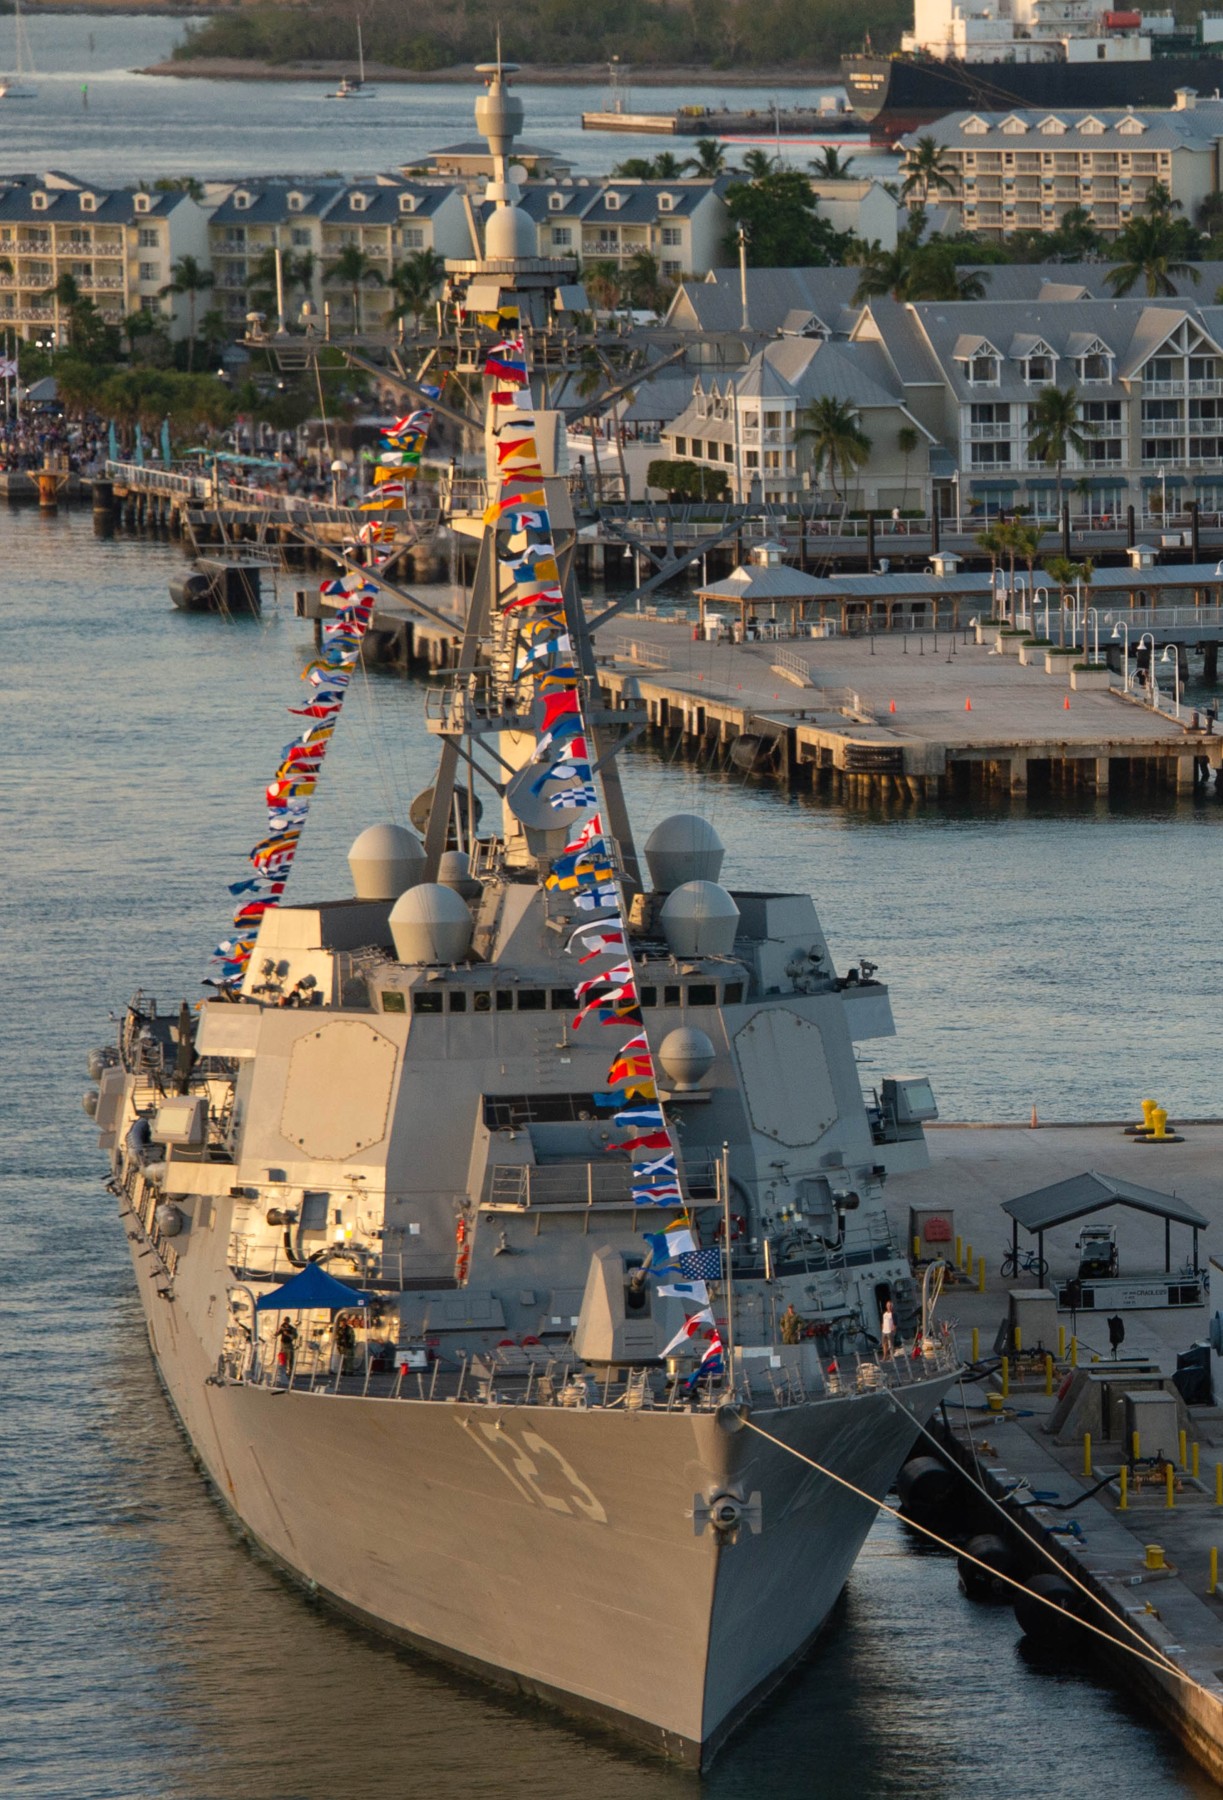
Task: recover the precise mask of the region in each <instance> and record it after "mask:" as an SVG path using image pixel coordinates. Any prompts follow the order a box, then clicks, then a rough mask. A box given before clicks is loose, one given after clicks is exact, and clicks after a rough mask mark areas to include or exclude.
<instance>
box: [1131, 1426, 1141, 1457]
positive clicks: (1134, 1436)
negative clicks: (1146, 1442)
mask: <svg viewBox="0 0 1223 1800" xmlns="http://www.w3.org/2000/svg"><path fill="white" fill-rule="evenodd" d="M1130 1455H1131V1456H1132V1457H1133V1459H1134V1461H1135V1462H1137V1461H1138V1458H1139V1457H1140V1456H1141V1455H1142V1446H1141V1444H1140V1442H1139V1437H1138V1433H1137V1432H1136V1431H1132V1432H1131V1433H1130Z"/></svg>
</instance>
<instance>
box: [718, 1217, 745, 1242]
mask: <svg viewBox="0 0 1223 1800" xmlns="http://www.w3.org/2000/svg"><path fill="white" fill-rule="evenodd" d="M713 1235H714V1236H715V1237H716V1238H722V1239H724V1238H725V1236H726V1220H725V1219H719V1220H718V1229H717V1230H716V1231H715V1232H714V1234H713ZM746 1236H747V1220H746V1219H745V1218H744V1216H743V1214H742V1213H731V1215H730V1241H731V1243H732V1244H737V1243H739V1242H740V1241H741V1240H742V1239H743V1238H745V1237H746Z"/></svg>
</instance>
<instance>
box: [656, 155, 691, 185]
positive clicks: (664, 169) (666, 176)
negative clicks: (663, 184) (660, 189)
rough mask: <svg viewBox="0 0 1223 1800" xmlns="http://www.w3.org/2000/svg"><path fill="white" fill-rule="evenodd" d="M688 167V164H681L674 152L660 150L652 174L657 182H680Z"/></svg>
mask: <svg viewBox="0 0 1223 1800" xmlns="http://www.w3.org/2000/svg"><path fill="white" fill-rule="evenodd" d="M687 167H688V164H687V163H686V162H681V161H680V160H679V157H678V156H676V154H675V152H674V150H660V151H659V153H658V155H657V156H656V157H655V158H654V162H653V165H652V167H651V169H650V174H651V175H652V176H653V178H654V180H655V181H679V180H680V178H681V177H682V175H683V173H684V170H685V169H686V168H687Z"/></svg>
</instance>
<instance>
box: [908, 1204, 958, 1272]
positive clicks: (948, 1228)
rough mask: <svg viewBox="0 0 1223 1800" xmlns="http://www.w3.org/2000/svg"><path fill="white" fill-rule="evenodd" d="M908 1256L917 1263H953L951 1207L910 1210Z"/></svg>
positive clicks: (924, 1207)
mask: <svg viewBox="0 0 1223 1800" xmlns="http://www.w3.org/2000/svg"><path fill="white" fill-rule="evenodd" d="M909 1254H910V1256H912V1257H913V1258H914V1260H915V1261H917V1262H934V1261H935V1260H936V1259H942V1260H943V1261H944V1262H949V1263H953V1262H954V1261H955V1213H954V1211H953V1210H952V1208H951V1207H950V1206H911V1207H910V1208H909Z"/></svg>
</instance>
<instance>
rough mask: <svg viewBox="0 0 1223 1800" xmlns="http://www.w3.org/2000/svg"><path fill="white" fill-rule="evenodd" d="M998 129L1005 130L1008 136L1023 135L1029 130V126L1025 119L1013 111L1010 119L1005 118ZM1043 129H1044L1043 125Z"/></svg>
mask: <svg viewBox="0 0 1223 1800" xmlns="http://www.w3.org/2000/svg"><path fill="white" fill-rule="evenodd" d="M998 129H999V131H1004V132H1005V133H1006V135H1007V136H1008V137H1022V136H1023V135H1024V134H1025V133H1026V132H1027V129H1028V127H1027V124H1026V122H1025V121H1024V120H1023V119H1020V118H1017V117H1016V116H1015V114H1014V113H1012V114H1011V116H1010V118H1009V119H1003V121H1002V123H1001V125H1000V126H999V127H998ZM1041 130H1042V131H1043V130H1044V126H1043V125H1042V127H1041Z"/></svg>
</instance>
